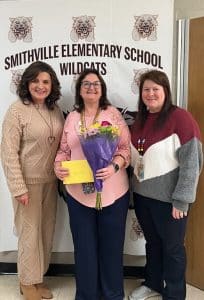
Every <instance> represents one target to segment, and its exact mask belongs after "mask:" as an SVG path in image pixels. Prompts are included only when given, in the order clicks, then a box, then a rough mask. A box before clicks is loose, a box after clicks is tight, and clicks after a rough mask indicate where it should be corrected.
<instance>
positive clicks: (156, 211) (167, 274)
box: [134, 194, 187, 300]
mask: <svg viewBox="0 0 204 300" xmlns="http://www.w3.org/2000/svg"><path fill="white" fill-rule="evenodd" d="M134 205H135V213H136V216H137V218H138V221H139V223H140V225H141V227H142V230H143V232H144V236H145V239H146V266H145V282H144V283H143V284H144V285H146V286H148V287H149V288H151V289H153V290H155V291H158V292H159V293H161V294H162V296H163V299H164V300H184V299H185V297H186V282H185V270H186V253H185V247H184V237H185V231H186V221H187V217H184V218H183V219H179V220H176V219H174V218H173V217H172V214H171V213H172V204H170V203H166V202H162V201H158V200H154V199H150V198H147V197H143V196H141V195H138V194H134Z"/></svg>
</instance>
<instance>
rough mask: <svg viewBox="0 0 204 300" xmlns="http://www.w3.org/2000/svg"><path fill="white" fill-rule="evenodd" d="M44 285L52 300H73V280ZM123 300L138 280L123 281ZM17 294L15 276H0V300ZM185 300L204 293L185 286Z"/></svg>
mask: <svg viewBox="0 0 204 300" xmlns="http://www.w3.org/2000/svg"><path fill="white" fill-rule="evenodd" d="M46 283H47V284H48V286H49V287H50V288H51V289H52V291H53V294H54V298H53V300H74V294H75V280H74V278H73V277H46ZM124 284H125V295H126V297H125V300H127V299H128V298H127V295H128V294H129V293H130V292H131V291H132V290H133V289H134V288H135V287H136V286H138V285H139V280H136V279H125V281H124ZM22 299H23V297H22V296H21V295H20V293H19V286H18V279H17V276H16V275H1V276H0V300H22ZM159 299H161V298H159V297H152V298H151V299H150V300H159ZM186 299H187V300H203V299H204V291H201V290H199V289H196V288H194V287H191V286H187V298H186Z"/></svg>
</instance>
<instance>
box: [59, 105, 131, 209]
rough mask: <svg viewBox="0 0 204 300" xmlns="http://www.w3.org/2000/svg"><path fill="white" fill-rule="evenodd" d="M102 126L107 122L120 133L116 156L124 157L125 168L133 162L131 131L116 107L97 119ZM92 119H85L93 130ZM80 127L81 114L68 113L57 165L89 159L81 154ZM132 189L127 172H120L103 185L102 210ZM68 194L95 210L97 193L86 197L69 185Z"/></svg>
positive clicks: (78, 189)
mask: <svg viewBox="0 0 204 300" xmlns="http://www.w3.org/2000/svg"><path fill="white" fill-rule="evenodd" d="M97 120H98V121H99V122H102V121H108V122H110V123H111V124H112V125H117V126H118V127H119V130H120V139H119V144H118V147H117V150H116V152H115V154H114V156H116V155H121V156H122V157H123V158H124V159H125V167H127V166H128V165H129V162H130V134H129V130H128V127H127V125H126V123H125V121H124V119H123V117H122V115H121V113H120V112H119V111H118V110H117V109H116V108H115V107H113V106H108V108H107V109H106V110H102V111H101V112H100V114H99V116H98V117H97ZM91 122H92V118H91V119H90V118H88V117H86V126H90V125H91ZM79 124H80V113H78V112H77V111H73V112H71V113H69V115H68V116H67V119H66V121H65V125H64V129H63V135H62V139H61V143H60V147H59V150H58V152H57V155H56V158H55V161H56V162H59V161H63V160H79V159H86V158H85V156H84V153H83V151H82V148H81V145H80V141H79V137H78V135H77V131H78V128H79ZM128 188H129V184H128V178H127V173H126V170H125V168H122V169H120V170H119V171H118V172H117V173H115V174H114V175H112V176H111V177H110V178H108V179H107V180H105V181H104V182H103V190H102V195H101V197H102V206H108V205H111V204H112V203H114V202H115V201H116V200H117V199H119V198H120V197H121V196H122V195H124V194H125V193H126V192H127V190H128ZM66 189H67V192H68V193H69V194H70V195H71V196H72V197H73V198H75V199H76V200H77V201H78V202H80V203H81V204H83V205H85V206H88V207H95V203H96V192H94V193H91V194H84V193H83V190H82V185H81V184H69V185H66Z"/></svg>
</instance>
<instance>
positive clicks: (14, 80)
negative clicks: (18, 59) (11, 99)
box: [10, 69, 24, 94]
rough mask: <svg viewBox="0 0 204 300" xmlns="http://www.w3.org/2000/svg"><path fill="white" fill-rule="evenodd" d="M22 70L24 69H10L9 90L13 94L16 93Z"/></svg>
mask: <svg viewBox="0 0 204 300" xmlns="http://www.w3.org/2000/svg"><path fill="white" fill-rule="evenodd" d="M23 71H24V69H18V70H11V73H12V77H11V83H10V91H11V92H12V93H13V94H16V90H17V87H18V84H19V82H20V80H21V76H22V74H23Z"/></svg>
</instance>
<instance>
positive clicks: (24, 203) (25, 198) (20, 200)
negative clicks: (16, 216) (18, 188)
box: [15, 193, 29, 205]
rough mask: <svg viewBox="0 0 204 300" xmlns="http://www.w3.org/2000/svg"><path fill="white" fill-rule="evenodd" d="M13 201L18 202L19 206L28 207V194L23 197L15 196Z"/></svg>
mask: <svg viewBox="0 0 204 300" xmlns="http://www.w3.org/2000/svg"><path fill="white" fill-rule="evenodd" d="M15 199H16V200H17V201H18V202H20V203H21V204H23V205H28V203H29V196H28V193H25V194H23V195H20V196H17V197H15Z"/></svg>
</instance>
